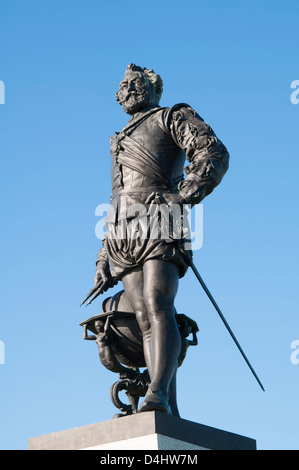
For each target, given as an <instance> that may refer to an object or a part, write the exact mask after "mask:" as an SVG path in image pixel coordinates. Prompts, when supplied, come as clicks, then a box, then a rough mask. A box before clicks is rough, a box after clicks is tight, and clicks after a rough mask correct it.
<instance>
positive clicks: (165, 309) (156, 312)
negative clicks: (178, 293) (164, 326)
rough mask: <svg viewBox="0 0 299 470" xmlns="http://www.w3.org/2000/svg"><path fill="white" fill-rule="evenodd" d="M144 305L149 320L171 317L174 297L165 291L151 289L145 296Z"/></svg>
mask: <svg viewBox="0 0 299 470" xmlns="http://www.w3.org/2000/svg"><path fill="white" fill-rule="evenodd" d="M145 299H146V300H145V305H146V310H147V313H148V316H149V318H150V319H151V320H160V319H162V318H163V319H167V318H172V317H173V315H174V299H173V297H172V296H168V295H166V294H165V293H161V292H159V291H157V292H154V291H152V292H151V293H150V294H149V295H146V296H145Z"/></svg>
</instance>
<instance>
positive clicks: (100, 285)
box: [80, 281, 104, 307]
mask: <svg viewBox="0 0 299 470" xmlns="http://www.w3.org/2000/svg"><path fill="white" fill-rule="evenodd" d="M103 284H104V283H103V281H100V282H99V283H98V284H97V285H96V286H94V287H93V288H92V289H91V290H90V291H89V292H88V294H87V296H86V297H85V299H84V300H83V302H82V303H81V304H80V307H81V306H82V305H83V304H85V302H86V301H87V300H88V299H89V298H90V297H91V296H92V295H94V294H95V293H96V292H97V290H98V289H100V288H102V286H103ZM87 305H88V304H87Z"/></svg>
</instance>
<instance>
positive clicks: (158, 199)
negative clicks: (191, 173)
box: [155, 193, 265, 391]
mask: <svg viewBox="0 0 299 470" xmlns="http://www.w3.org/2000/svg"><path fill="white" fill-rule="evenodd" d="M155 200H156V203H157V204H162V203H165V204H167V202H166V201H165V198H164V197H163V195H161V194H159V193H157V194H156V197H155ZM169 215H170V219H172V214H171V213H170V214H169ZM170 226H173V221H171V222H170ZM170 238H171V235H170ZM173 241H176V242H177V243H178V245H179V248H180V250H181V252H182V254H183V255H184V256H185V259H186V260H187V263H188V265H189V266H190V268H191V269H192V271H193V272H194V274H195V276H196V278H197V280H198V281H199V283H200V284H201V286H202V288H203V290H204V291H205V293H206V294H207V296H208V297H209V299H210V301H211V302H212V304H213V306H214V307H215V309H216V311H217V313H218V315H219V316H220V318H221V320H222V321H223V323H224V325H225V327H226V329H227V331H228V332H229V334H230V336H231V337H232V339H233V341H234V343H235V344H236V346H237V348H238V349H239V351H240V353H241V354H242V356H243V359H244V360H245V362H246V364H247V365H248V367H249V369H250V370H251V372H252V374H253V375H254V377H255V379H256V380H257V382H258V384H259V386H260V387H261V389H262V390H263V391H265V389H264V387H263V384H262V383H261V381H260V379H259V378H258V376H257V374H256V372H255V370H254V369H253V367H252V365H251V364H250V362H249V360H248V358H247V356H246V354H245V353H244V351H243V349H242V348H241V346H240V343H239V341H238V340H237V338H236V337H235V335H234V333H233V331H232V329H231V328H230V326H229V324H228V323H227V321H226V319H225V317H224V315H223V313H222V312H221V310H220V308H219V307H218V305H217V303H216V301H215V299H214V297H213V296H212V294H211V292H210V291H209V289H208V288H207V286H206V284H205V282H204V281H203V279H202V277H201V275H200V274H199V272H198V270H197V269H196V266H195V265H194V263H193V260H192V256H191V255H190V254H189V253H188V252H187V251H186V250H185V249H184V247H183V246H182V245H183V242H184V240H182V239H181V240H178V239H173Z"/></svg>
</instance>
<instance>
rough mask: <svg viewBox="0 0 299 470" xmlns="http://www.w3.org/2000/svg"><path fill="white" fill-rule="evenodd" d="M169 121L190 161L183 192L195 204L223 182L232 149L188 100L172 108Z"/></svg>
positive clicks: (186, 198) (186, 170)
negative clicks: (226, 145)
mask: <svg viewBox="0 0 299 470" xmlns="http://www.w3.org/2000/svg"><path fill="white" fill-rule="evenodd" d="M168 125H169V128H170V131H171V134H172V137H173V139H174V141H175V142H176V144H177V145H178V146H179V147H180V148H182V149H183V150H184V152H185V153H186V158H187V160H188V161H189V163H190V164H189V165H188V166H187V167H186V168H185V173H186V178H185V179H184V180H183V181H182V182H181V183H179V187H178V189H179V194H180V195H181V196H183V198H184V200H185V201H186V203H187V204H190V205H191V206H193V205H194V204H198V203H199V202H201V201H202V200H203V199H204V198H205V197H206V196H207V195H208V194H210V193H211V192H212V191H213V190H214V188H215V187H216V186H218V184H219V183H220V182H221V180H222V178H223V176H224V174H225V173H226V171H227V170H228V162H229V153H228V151H227V149H226V147H225V146H224V145H223V143H222V142H221V140H219V139H218V138H217V137H216V135H215V133H214V131H213V130H212V128H211V127H210V126H209V125H208V124H206V123H205V122H204V120H203V119H202V118H201V117H200V116H199V115H198V114H197V113H196V112H195V111H194V110H193V109H192V108H191V107H190V106H188V105H186V104H178V105H176V106H174V107H173V108H171V110H170V113H169V117H168Z"/></svg>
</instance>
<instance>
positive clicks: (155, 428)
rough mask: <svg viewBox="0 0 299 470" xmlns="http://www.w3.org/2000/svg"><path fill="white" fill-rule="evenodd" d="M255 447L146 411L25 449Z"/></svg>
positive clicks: (237, 438)
mask: <svg viewBox="0 0 299 470" xmlns="http://www.w3.org/2000/svg"><path fill="white" fill-rule="evenodd" d="M80 449H81V450H256V441H255V440H254V439H250V438H248V437H244V436H239V435H238V434H233V433H230V432H227V431H222V430H220V429H215V428H211V427H209V426H205V425H202V424H198V423H194V422H192V421H187V420H185V419H181V418H177V417H175V416H170V415H167V414H165V413H161V412H156V411H149V412H146V413H139V414H134V415H131V416H124V417H121V418H117V419H112V420H109V421H103V422H101V423H95V424H89V425H87V426H82V427H78V428H73V429H69V430H66V431H59V432H54V433H52V434H46V435H44V436H39V437H33V438H30V439H29V442H28V450H80Z"/></svg>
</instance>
